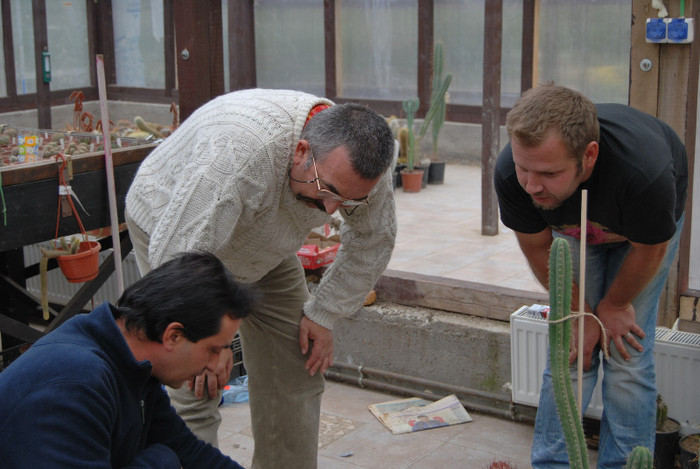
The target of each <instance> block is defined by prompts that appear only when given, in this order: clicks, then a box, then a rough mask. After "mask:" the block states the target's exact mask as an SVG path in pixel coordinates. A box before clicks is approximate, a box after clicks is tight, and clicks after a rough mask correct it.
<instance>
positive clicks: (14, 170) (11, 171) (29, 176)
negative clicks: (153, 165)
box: [0, 143, 157, 188]
mask: <svg viewBox="0 0 700 469" xmlns="http://www.w3.org/2000/svg"><path fill="white" fill-rule="evenodd" d="M156 146H157V144H156V143H150V144H147V145H138V146H133V147H126V148H115V149H113V150H112V160H113V162H114V166H115V167H117V166H121V165H124V164H130V163H139V162H141V161H143V160H144V158H146V156H148V154H149V153H150V152H151V151H152V150H153V149H154V148H155V147H156ZM71 161H72V165H73V174H80V173H85V172H88V171H104V169H105V159H104V153H86V154H84V155H77V156H73V157H72V158H71ZM0 174H2V186H3V187H4V188H7V187H9V186H14V185H15V184H24V183H28V182H33V181H41V180H45V179H51V180H54V181H57V180H58V167H57V163H56V162H55V160H52V159H50V160H44V161H42V162H39V163H30V164H23V165H21V164H20V165H13V166H4V167H2V168H0Z"/></svg>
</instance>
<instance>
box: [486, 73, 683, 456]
mask: <svg viewBox="0 0 700 469" xmlns="http://www.w3.org/2000/svg"><path fill="white" fill-rule="evenodd" d="M506 127H507V129H508V135H509V136H510V143H509V144H508V145H507V146H506V147H505V148H504V149H503V151H502V152H501V154H500V156H499V158H498V162H497V163H496V174H495V187H496V193H497V195H498V202H499V207H500V211H501V220H502V221H503V223H504V224H505V225H506V226H508V227H509V228H511V229H513V230H514V231H515V233H516V237H517V239H518V243H519V244H520V248H521V249H522V251H523V254H524V255H525V257H526V258H527V260H528V263H529V264H530V267H531V269H532V271H533V273H534V274H535V276H536V277H537V279H538V281H539V282H540V283H542V285H544V286H545V288H547V285H548V258H549V249H550V246H551V244H552V240H553V238H554V237H564V238H566V239H567V240H568V241H569V244H570V245H571V248H572V260H573V264H574V278H578V270H579V266H578V260H579V255H578V251H579V247H580V235H581V226H580V225H581V191H582V190H583V189H586V190H587V193H588V200H587V222H586V233H587V236H586V246H587V248H586V292H585V301H586V304H585V310H586V311H588V312H593V313H595V315H596V316H597V317H598V319H599V320H600V321H601V322H602V324H603V325H604V326H605V328H606V332H607V339H608V340H609V341H610V342H612V346H611V347H610V352H611V354H610V359H609V360H604V362H603V370H604V377H603V382H602V393H603V406H604V408H605V411H604V413H603V418H602V420H601V429H600V446H599V455H598V467H606V468H607V467H616V468H617V467H622V466H623V465H624V464H625V461H626V458H627V456H628V454H629V453H630V451H631V450H632V448H634V447H635V446H639V445H642V446H646V447H648V448H650V449H652V450H653V448H654V439H655V413H656V410H655V409H656V406H655V400H656V386H655V382H654V376H655V375H654V353H653V352H654V333H655V327H656V317H657V312H658V301H659V296H660V294H661V291H662V289H663V285H664V283H665V281H666V276H667V274H668V270H669V267H670V265H671V263H672V260H673V257H674V255H675V253H676V251H677V248H678V240H679V238H680V232H681V228H682V225H683V209H684V205H685V198H686V191H687V182H688V163H687V156H686V152H685V148H684V146H683V143H682V142H681V140H680V139H679V138H678V136H677V135H676V134H675V133H674V132H673V130H672V129H671V128H670V127H669V126H668V125H667V124H665V123H664V122H662V121H660V120H658V119H656V118H654V117H652V116H650V115H648V114H645V113H642V112H640V111H637V110H635V109H632V108H630V107H628V106H624V105H619V104H600V105H597V106H596V105H594V104H593V103H592V102H591V101H590V100H589V99H588V98H586V97H585V96H583V95H581V94H580V93H578V92H576V91H573V90H570V89H568V88H565V87H562V86H555V85H552V84H548V85H540V86H538V87H536V88H533V89H531V90H529V91H527V92H526V93H524V94H523V96H522V97H521V98H520V100H519V101H518V102H517V103H516V105H515V106H514V107H513V109H512V110H511V111H510V112H509V113H508V117H507V120H506ZM578 297H579V295H578V288H577V285H574V292H573V295H572V309H573V310H574V311H576V310H578V309H579V308H578ZM577 323H578V321H574V323H573V325H574V329H575V328H576V325H577ZM584 331H585V336H584V344H583V351H584V352H583V353H584V356H583V357H581V359H582V360H583V367H584V369H585V370H586V372H585V373H584V382H583V396H582V397H583V399H582V403H583V409H584V411H585V409H586V407H587V406H588V403H589V402H590V399H591V395H592V393H593V389H594V387H595V384H596V381H597V377H598V366H599V365H600V357H599V354H600V345H601V344H600V341H601V337H602V335H601V333H600V328H599V326H598V325H597V323H596V321H595V318H591V317H586V319H585V326H584ZM573 337H574V342H575V341H576V339H577V334H573ZM576 358H577V357H576V350H574V351H573V352H572V354H571V362H572V363H573V361H574V360H575V359H576ZM573 377H575V373H574V374H573ZM532 464H533V467H535V468H553V467H568V457H567V453H566V443H565V441H564V436H563V432H562V430H561V424H560V423H559V419H558V417H557V412H556V404H555V401H554V394H553V389H552V382H551V374H550V372H549V367H547V369H545V372H544V379H543V384H542V390H541V393H540V404H539V408H538V411H537V419H536V423H535V437H534V442H533V447H532Z"/></svg>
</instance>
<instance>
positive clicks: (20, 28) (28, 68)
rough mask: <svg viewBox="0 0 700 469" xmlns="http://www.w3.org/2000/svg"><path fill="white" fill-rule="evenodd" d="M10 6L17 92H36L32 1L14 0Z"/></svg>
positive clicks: (20, 93) (19, 93)
mask: <svg viewBox="0 0 700 469" xmlns="http://www.w3.org/2000/svg"><path fill="white" fill-rule="evenodd" d="M10 8H11V9H12V40H13V43H14V54H15V79H16V80H17V94H18V95H22V94H29V93H36V73H35V70H36V67H35V66H34V24H33V23H32V2H27V1H25V0H12V1H11V2H10Z"/></svg>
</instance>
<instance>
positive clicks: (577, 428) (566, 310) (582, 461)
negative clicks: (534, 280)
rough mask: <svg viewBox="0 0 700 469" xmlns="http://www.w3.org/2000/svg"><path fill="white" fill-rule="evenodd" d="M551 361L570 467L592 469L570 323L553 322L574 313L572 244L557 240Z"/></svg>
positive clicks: (551, 285)
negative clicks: (572, 365) (572, 366)
mask: <svg viewBox="0 0 700 469" xmlns="http://www.w3.org/2000/svg"><path fill="white" fill-rule="evenodd" d="M549 301H550V309H551V311H550V318H551V319H550V321H552V322H550V324H549V362H550V371H551V373H552V384H553V386H554V397H555V399H556V404H557V412H558V413H559V420H560V421H561V426H562V429H563V430H564V437H565V439H566V450H567V453H568V454H569V464H570V467H572V468H574V469H576V468H583V469H588V453H587V451H586V441H585V439H584V435H583V426H582V424H581V417H580V415H579V411H578V408H577V407H576V401H575V399H574V390H573V387H572V385H571V375H570V372H569V342H570V335H571V324H570V323H569V321H563V322H558V323H553V321H557V320H559V319H562V318H564V317H566V316H568V315H569V314H570V312H571V252H570V251H569V243H568V242H567V241H566V240H565V239H562V238H556V239H555V240H554V242H553V243H552V249H551V252H550V254H549Z"/></svg>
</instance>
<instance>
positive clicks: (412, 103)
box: [401, 98, 420, 172]
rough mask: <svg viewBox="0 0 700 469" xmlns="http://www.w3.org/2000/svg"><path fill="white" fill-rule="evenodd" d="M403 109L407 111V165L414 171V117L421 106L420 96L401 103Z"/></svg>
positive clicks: (409, 169)
mask: <svg viewBox="0 0 700 469" xmlns="http://www.w3.org/2000/svg"><path fill="white" fill-rule="evenodd" d="M401 105H402V106H403V110H404V111H406V127H408V152H407V153H406V166H407V168H406V169H408V171H409V172H410V171H413V158H414V153H415V145H416V140H415V135H414V134H413V117H414V116H415V115H416V111H417V110H418V108H419V107H420V101H419V100H418V98H411V99H407V100H405V101H403V102H402V103H401Z"/></svg>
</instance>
